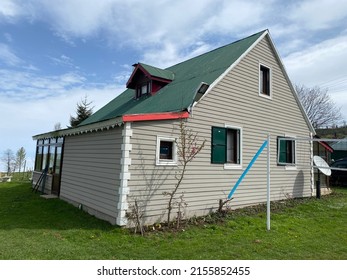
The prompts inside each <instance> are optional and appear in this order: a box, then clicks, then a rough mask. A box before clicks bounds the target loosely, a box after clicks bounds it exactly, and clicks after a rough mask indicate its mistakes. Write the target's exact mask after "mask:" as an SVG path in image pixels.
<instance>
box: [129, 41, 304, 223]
mask: <svg viewBox="0 0 347 280" xmlns="http://www.w3.org/2000/svg"><path fill="white" fill-rule="evenodd" d="M259 63H264V64H265V65H266V66H267V67H270V68H271V71H272V85H271V90H272V92H271V99H268V98H264V97H261V96H259ZM177 125H178V121H156V122H139V123H133V124H132V129H133V135H132V138H131V143H132V145H133V146H132V151H131V158H132V165H131V167H130V172H131V179H130V180H129V188H130V194H129V203H130V207H131V204H132V202H133V201H134V199H135V198H136V199H137V200H138V202H140V204H141V205H142V207H143V209H144V210H145V216H146V219H145V222H146V223H152V222H156V221H157V220H160V219H161V218H164V220H165V219H166V216H165V215H166V208H167V201H168V198H167V197H164V196H163V192H165V191H172V189H173V187H174V185H175V183H176V180H175V171H177V168H178V167H172V166H156V165H155V148H156V137H157V136H163V137H165V136H166V137H170V136H174V137H177V135H178V129H177ZM188 125H189V127H191V128H192V129H194V131H196V132H198V135H199V138H200V139H206V145H205V147H204V149H203V150H202V151H201V153H200V154H199V155H198V156H197V157H196V159H195V160H194V161H193V162H192V163H191V164H190V165H189V167H188V170H187V173H186V175H185V177H184V180H183V182H182V185H181V187H180V190H179V191H178V192H177V197H178V196H179V195H181V194H182V193H184V200H185V202H186V203H187V204H188V206H187V207H186V213H185V214H186V217H188V216H192V215H195V214H196V215H201V214H207V213H208V212H209V211H215V210H216V208H217V207H218V201H219V199H226V197H227V196H228V194H229V192H230V190H231V188H232V187H233V186H234V184H235V183H236V181H237V180H238V178H239V177H240V175H241V174H242V172H243V170H245V168H246V167H247V165H248V163H249V162H250V161H251V159H252V158H253V156H254V154H255V153H256V152H257V150H258V149H259V147H260V146H261V145H262V143H263V142H264V140H266V137H267V134H268V133H270V134H271V137H272V139H271V144H270V145H271V199H272V200H280V199H284V198H288V197H293V196H310V195H311V175H310V168H305V169H303V170H301V169H300V168H299V167H297V168H296V170H287V168H286V167H284V166H278V165H277V160H276V158H277V136H285V135H290V136H297V137H298V136H300V137H309V133H310V131H309V128H308V125H307V123H306V122H305V119H304V116H303V115H302V112H301V110H300V109H299V107H298V104H297V103H296V99H295V98H294V96H293V94H292V92H291V90H290V87H289V85H288V83H287V81H286V79H285V76H284V74H283V73H282V70H281V68H280V66H279V62H278V61H277V59H276V57H275V55H274V54H273V53H272V49H271V48H270V43H269V42H268V40H267V37H265V38H264V39H263V40H262V41H261V42H260V43H259V44H258V45H257V46H256V47H255V48H254V49H253V50H252V51H251V52H250V53H248V54H247V56H246V57H245V58H244V59H243V60H242V61H241V62H240V63H239V64H238V65H237V66H236V67H235V68H234V69H232V70H231V71H230V73H228V74H227V75H226V76H225V77H224V78H223V79H222V80H221V81H220V82H219V83H218V84H217V85H216V86H215V87H214V88H212V89H211V91H210V92H209V93H208V94H207V95H206V96H205V97H204V98H203V99H201V100H200V102H199V104H198V105H197V106H195V107H194V109H193V113H192V117H191V118H189V120H188ZM225 125H230V126H236V127H241V128H242V134H243V139H242V143H243V147H242V150H243V156H242V170H234V169H224V165H223V164H211V163H210V162H211V127H212V126H217V127H224V126H225ZM296 153H297V156H300V158H301V159H302V161H303V162H304V161H305V164H308V165H309V164H310V162H307V161H309V160H310V146H309V144H308V142H307V143H297V151H296ZM265 201H266V150H264V152H263V154H262V155H261V156H260V157H259V159H258V160H257V162H256V163H255V164H254V166H253V168H252V169H251V171H250V172H249V173H248V174H247V176H246V177H245V179H244V180H243V182H242V183H241V185H240V186H239V188H238V190H237V191H236V192H235V194H234V196H233V200H232V201H231V202H230V206H231V207H233V208H236V207H243V206H247V205H252V204H256V203H261V202H265ZM172 213H173V215H175V214H174V213H176V211H175V210H173V212H172Z"/></svg>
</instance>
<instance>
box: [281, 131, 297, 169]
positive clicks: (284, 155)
mask: <svg viewBox="0 0 347 280" xmlns="http://www.w3.org/2000/svg"><path fill="white" fill-rule="evenodd" d="M294 138H295V137H293V136H285V137H281V136H279V137H277V164H278V165H282V166H285V167H286V169H288V170H290V169H296V141H295V139H294Z"/></svg>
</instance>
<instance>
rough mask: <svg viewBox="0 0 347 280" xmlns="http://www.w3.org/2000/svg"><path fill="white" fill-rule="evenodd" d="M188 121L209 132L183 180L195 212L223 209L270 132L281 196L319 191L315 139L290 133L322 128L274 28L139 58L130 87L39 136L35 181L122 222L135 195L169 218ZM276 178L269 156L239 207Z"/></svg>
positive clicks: (274, 195) (149, 216)
mask: <svg viewBox="0 0 347 280" xmlns="http://www.w3.org/2000/svg"><path fill="white" fill-rule="evenodd" d="M182 120H183V121H184V122H185V124H186V125H187V127H189V128H191V129H193V130H194V131H195V132H196V133H198V137H199V139H205V140H206V143H205V146H204V148H203V149H202V150H201V152H200V153H199V154H198V155H197V157H196V158H195V159H194V160H193V161H192V162H191V163H190V165H189V166H188V167H187V172H186V174H185V177H184V179H183V181H182V184H181V186H180V190H179V194H180V195H181V194H183V195H184V201H185V202H186V203H187V206H186V207H185V209H184V214H185V217H191V216H193V215H203V214H207V213H209V212H210V211H215V210H216V209H217V208H218V201H219V200H220V199H225V198H226V197H227V195H228V193H229V191H230V189H231V188H232V186H233V185H234V184H235V182H236V181H237V180H238V178H239V177H240V176H241V174H242V172H243V171H244V170H245V168H246V167H247V165H248V163H249V162H250V160H251V159H252V157H253V155H254V154H255V153H256V152H257V150H258V148H259V147H260V146H261V144H262V143H263V141H264V140H265V139H266V137H267V135H268V134H270V135H271V142H270V147H271V149H272V151H273V152H272V153H271V161H270V162H271V200H280V199H285V198H288V197H308V196H311V195H313V193H314V185H313V184H314V183H313V180H314V179H313V171H312V169H311V168H300V167H299V166H297V164H296V162H297V160H298V159H299V156H300V157H305V158H308V159H310V158H312V153H311V150H312V147H311V146H310V145H308V144H307V143H306V144H304V143H301V142H300V143H299V142H298V143H297V142H296V141H295V140H293V139H289V138H285V137H288V136H290V137H306V138H307V137H310V136H312V134H315V131H314V129H313V127H312V125H311V123H310V121H309V120H308V118H307V115H306V114H305V111H304V109H303V108H302V106H301V105H300V102H299V100H298V97H297V95H296V93H295V91H294V89H293V86H292V84H291V82H290V80H289V78H288V75H287V73H286V71H285V68H284V66H283V63H282V61H281V59H280V57H279V54H278V52H277V51H276V48H275V46H274V43H273V41H272V39H271V36H270V34H269V31H268V30H264V31H261V32H259V33H256V34H254V35H251V36H249V37H247V38H244V39H242V40H239V41H236V42H234V43H231V44H229V45H226V46H223V47H220V48H218V49H215V50H212V51H210V52H207V53H205V54H202V55H199V56H197V57H194V58H192V59H189V60H187V61H184V62H181V63H179V64H176V65H173V66H171V67H168V68H166V69H160V68H157V67H154V66H150V65H146V64H144V63H137V64H134V70H133V72H132V74H131V76H130V78H129V81H128V82H127V89H126V90H125V91H124V92H123V93H122V94H120V95H119V96H117V97H116V98H115V99H113V100H112V101H110V102H109V103H108V104H106V105H105V106H104V107H103V108H101V109H100V110H98V111H97V112H95V113H94V114H93V115H92V116H90V117H89V118H88V119H86V120H85V121H84V122H82V123H81V124H80V125H79V126H78V127H76V128H71V129H63V130H59V131H54V132H48V133H43V134H40V135H36V136H34V137H33V139H35V140H36V141H37V156H36V163H35V172H34V174H33V176H34V180H33V184H34V185H35V184H36V183H37V182H38V180H39V178H40V175H42V176H41V178H42V177H44V178H45V184H38V186H39V187H40V190H42V188H44V190H43V192H45V193H53V194H56V195H58V196H59V197H60V198H61V199H63V200H66V201H68V202H71V203H73V204H74V205H76V206H79V207H80V208H82V209H84V210H85V211H88V212H89V213H90V214H92V215H95V216H97V217H99V218H101V219H105V220H107V221H109V222H110V223H112V224H117V225H121V226H126V225H128V223H129V221H128V219H127V212H129V211H130V210H131V208H132V207H133V205H134V201H135V200H136V201H137V203H138V205H139V207H140V208H141V211H143V214H144V215H143V219H144V223H146V224H151V223H155V222H158V221H165V213H166V211H167V205H168V203H167V200H168V198H167V197H165V196H163V192H165V191H166V192H168V191H171V190H172V189H173V187H174V184H175V182H176V179H175V173H176V171H177V170H178V169H180V165H179V163H178V159H177V151H176V148H177V147H176V142H175V139H177V138H178V136H179V131H178V129H177V127H178V125H179V124H180V122H181V121H182ZM45 167H46V168H45ZM42 170H45V171H46V172H42ZM266 178H267V176H266V156H264V155H263V156H260V157H259V158H258V160H257V161H256V163H255V164H254V166H253V168H252V170H251V171H250V172H249V173H248V174H247V176H246V177H245V179H244V180H243V182H242V184H241V185H240V186H239V188H238V189H237V191H236V192H235V194H234V196H233V197H234V199H233V200H232V201H231V203H230V207H232V208H237V207H244V206H248V205H253V204H258V203H262V202H265V201H266Z"/></svg>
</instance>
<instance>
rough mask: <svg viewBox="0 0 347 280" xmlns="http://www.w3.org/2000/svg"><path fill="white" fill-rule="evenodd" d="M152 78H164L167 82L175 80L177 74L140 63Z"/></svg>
mask: <svg viewBox="0 0 347 280" xmlns="http://www.w3.org/2000/svg"><path fill="white" fill-rule="evenodd" d="M139 65H141V66H142V67H143V68H144V69H145V70H146V71H147V72H148V73H149V74H150V75H151V76H153V77H158V78H163V79H166V80H171V81H172V80H173V79H174V77H175V74H174V73H173V72H171V71H169V70H166V69H160V68H157V67H154V66H151V65H147V64H144V63H139Z"/></svg>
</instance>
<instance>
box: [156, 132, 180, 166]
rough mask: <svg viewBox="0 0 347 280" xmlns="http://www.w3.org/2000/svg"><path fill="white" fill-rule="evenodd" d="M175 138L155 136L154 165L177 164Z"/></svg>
mask: <svg viewBox="0 0 347 280" xmlns="http://www.w3.org/2000/svg"><path fill="white" fill-rule="evenodd" d="M175 140H176V139H175V138H173V137H165V136H157V148H156V156H155V158H156V165H177V147H176V141H175Z"/></svg>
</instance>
